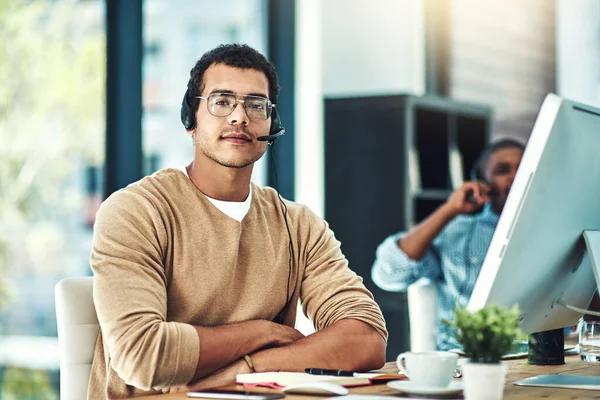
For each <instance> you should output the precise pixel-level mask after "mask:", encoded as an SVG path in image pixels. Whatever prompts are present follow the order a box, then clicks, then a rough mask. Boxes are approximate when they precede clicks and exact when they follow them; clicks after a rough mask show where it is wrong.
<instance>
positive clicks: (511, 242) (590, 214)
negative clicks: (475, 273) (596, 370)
mask: <svg viewBox="0 0 600 400" xmlns="http://www.w3.org/2000/svg"><path fill="white" fill-rule="evenodd" d="M598 230H600V110H598V109H596V108H593V107H590V106H587V105H584V104H580V103H576V102H573V101H569V100H565V99H562V98H560V97H558V96H556V95H553V94H549V95H548V96H547V97H546V99H545V100H544V103H543V104H542V107H541V109H540V112H539V114H538V117H537V119H536V122H535V125H534V127H533V131H532V133H531V136H530V139H529V142H528V144H527V148H526V149H525V153H524V154H523V159H522V161H521V164H520V166H519V169H518V171H517V175H516V176H515V180H514V182H513V185H512V189H511V191H510V193H509V195H508V198H507V201H506V204H505V206H504V210H503V212H502V215H501V216H500V220H499V222H498V226H497V228H496V231H495V232H494V236H493V238H492V241H491V244H490V247H489V249H488V252H487V255H486V258H485V260H484V263H483V266H482V268H481V272H480V274H479V277H478V280H477V282H476V284H475V287H474V289H473V293H472V295H471V298H470V300H469V304H468V306H467V308H468V309H469V310H471V311H476V310H479V309H481V308H482V307H484V306H486V305H491V304H499V305H502V306H507V307H510V306H512V305H514V304H518V305H519V307H520V309H521V313H522V321H521V328H522V329H523V331H525V332H527V333H532V332H541V331H546V330H550V329H556V328H560V327H565V326H571V325H575V324H576V323H577V320H578V319H579V318H580V317H581V314H582V313H581V312H578V311H574V310H573V309H574V308H575V309H577V308H579V309H586V308H587V306H588V305H589V303H590V300H591V298H592V296H593V294H594V291H595V290H596V288H597V283H596V277H595V274H597V273H595V271H594V266H593V263H592V262H591V260H592V259H591V258H590V252H589V251H588V250H587V248H588V247H589V246H591V244H590V243H591V242H593V238H594V237H593V236H588V235H587V234H586V238H587V239H588V240H585V239H584V235H583V233H584V232H585V231H588V233H590V235H591V234H593V233H596V234H597V233H598V232H597V231H598ZM598 253H599V251H596V253H595V254H596V258H598V259H600V254H598ZM592 254H594V253H592Z"/></svg>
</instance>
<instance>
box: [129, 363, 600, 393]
mask: <svg viewBox="0 0 600 400" xmlns="http://www.w3.org/2000/svg"><path fill="white" fill-rule="evenodd" d="M565 361H566V363H565V364H564V365H547V366H537V365H529V364H527V359H520V360H510V361H504V362H505V363H507V364H508V375H507V377H506V386H505V388H504V398H505V399H511V400H512V399H523V400H524V399H564V400H567V399H569V400H570V399H599V398H600V391H596V390H574V389H554V388H540V387H523V386H515V385H513V383H514V382H516V381H519V380H521V379H525V378H528V377H531V376H535V375H542V374H564V375H589V376H600V364H597V363H589V362H585V361H581V360H580V359H579V356H578V355H575V356H568V357H565ZM381 371H382V372H386V373H396V372H398V369H397V368H396V364H395V362H388V363H386V366H385V367H384V368H382V370H381ZM226 388H228V389H238V390H243V388H242V386H236V385H232V386H227V387H226ZM252 391H261V392H277V391H276V390H272V389H266V388H265V389H262V388H261V389H258V388H256V389H252ZM350 393H351V394H378V395H399V396H404V397H410V396H408V395H406V394H404V393H400V392H399V391H397V390H394V389H391V388H389V387H387V386H386V385H374V386H363V387H357V388H351V389H350ZM326 397H331V396H322V397H321V396H302V395H286V396H285V398H286V399H287V400H320V399H323V398H326ZM415 398H418V397H415ZM444 398H446V399H447V398H449V397H444ZM450 398H452V397H450ZM454 398H458V399H461V398H462V396H458V397H454ZM138 399H145V400H184V399H186V400H189V399H190V398H189V397H187V396H186V395H185V393H173V394H164V395H158V396H148V397H138Z"/></svg>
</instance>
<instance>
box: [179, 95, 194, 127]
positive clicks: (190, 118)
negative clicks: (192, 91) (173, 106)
mask: <svg viewBox="0 0 600 400" xmlns="http://www.w3.org/2000/svg"><path fill="white" fill-rule="evenodd" d="M188 95H189V89H187V90H186V91H185V94H184V95H183V100H182V101H181V123H183V126H184V127H185V129H186V130H188V131H191V130H192V129H194V128H195V127H196V108H197V107H196V106H195V105H194V104H193V103H192V100H191V99H190V98H189V96H188Z"/></svg>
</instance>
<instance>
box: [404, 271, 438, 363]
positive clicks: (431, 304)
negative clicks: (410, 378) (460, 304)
mask: <svg viewBox="0 0 600 400" xmlns="http://www.w3.org/2000/svg"><path fill="white" fill-rule="evenodd" d="M407 299H408V320H409V328H410V350H411V351H434V350H435V333H436V329H435V328H436V321H437V287H436V286H435V285H434V284H433V283H432V282H431V281H430V280H428V279H421V280H418V281H417V282H415V283H413V284H412V285H410V286H409V287H408V290H407Z"/></svg>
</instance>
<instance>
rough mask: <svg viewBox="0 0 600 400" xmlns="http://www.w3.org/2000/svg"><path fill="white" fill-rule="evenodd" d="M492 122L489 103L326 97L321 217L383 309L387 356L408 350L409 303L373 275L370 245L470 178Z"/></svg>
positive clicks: (428, 210)
mask: <svg viewBox="0 0 600 400" xmlns="http://www.w3.org/2000/svg"><path fill="white" fill-rule="evenodd" d="M491 121H492V113H491V110H490V108H489V107H486V106H481V105H475V104H468V103H463V102H457V101H453V100H449V99H444V98H439V97H433V96H423V97H418V96H413V95H403V94H399V95H389V96H372V97H355V98H332V99H326V100H325V218H326V219H327V221H328V222H329V224H330V226H331V228H332V229H333V231H334V232H335V233H336V237H337V238H338V239H339V240H340V241H341V243H342V250H343V251H344V254H345V255H346V257H347V258H348V260H349V262H350V267H351V268H352V269H353V270H354V271H355V272H356V273H358V274H359V275H361V276H362V277H363V278H364V282H365V284H366V286H367V287H368V288H369V290H371V291H372V292H373V294H374V296H375V300H377V302H378V303H379V305H380V307H381V309H382V311H383V313H384V316H385V318H386V323H387V327H388V330H389V333H390V340H389V342H388V350H387V359H395V357H396V356H397V355H398V354H399V353H400V352H402V351H406V350H408V349H409V326H408V309H407V304H406V294H405V293H390V292H385V291H382V290H380V289H379V288H377V287H376V286H375V284H374V283H373V282H372V281H371V267H372V265H373V261H374V259H375V250H376V248H377V246H378V245H379V243H381V241H382V240H383V239H384V238H385V237H386V236H388V235H390V234H392V233H394V232H398V231H402V230H407V229H409V228H410V227H411V226H412V225H414V224H415V223H418V222H419V221H421V220H422V219H423V218H425V217H426V216H427V215H429V214H430V213H431V212H432V211H433V210H435V209H436V208H437V207H438V206H439V205H440V204H442V203H443V202H444V201H445V200H446V199H447V197H448V195H449V194H450V193H451V192H452V190H453V188H454V187H455V186H456V185H457V184H459V183H460V182H461V181H462V180H463V179H468V174H469V170H470V168H471V166H472V165H473V162H474V161H475V159H476V157H477V155H478V154H479V152H480V151H481V149H482V148H483V147H484V146H485V144H486V143H487V142H488V141H489V138H490V133H491Z"/></svg>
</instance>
